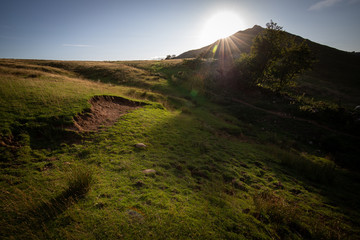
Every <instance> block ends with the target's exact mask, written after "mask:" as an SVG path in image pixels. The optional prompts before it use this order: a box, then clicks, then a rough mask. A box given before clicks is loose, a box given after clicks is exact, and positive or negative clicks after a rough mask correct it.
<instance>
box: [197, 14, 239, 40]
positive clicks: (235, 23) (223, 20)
mask: <svg viewBox="0 0 360 240" xmlns="http://www.w3.org/2000/svg"><path fill="white" fill-rule="evenodd" d="M242 25H243V24H242V21H241V18H240V17H239V16H238V15H237V14H236V13H234V12H232V11H221V12H218V13H216V14H214V15H213V16H211V17H210V18H209V19H208V20H207V21H206V23H205V26H204V28H203V30H202V32H201V35H200V43H201V44H202V45H208V44H210V43H213V42H215V41H216V40H218V39H222V38H226V37H228V36H230V35H232V34H234V33H236V32H237V31H239V30H241V29H242Z"/></svg>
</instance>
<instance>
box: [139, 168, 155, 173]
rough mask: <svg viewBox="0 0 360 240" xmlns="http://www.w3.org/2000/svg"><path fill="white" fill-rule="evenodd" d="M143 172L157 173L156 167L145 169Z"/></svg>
mask: <svg viewBox="0 0 360 240" xmlns="http://www.w3.org/2000/svg"><path fill="white" fill-rule="evenodd" d="M142 172H143V173H145V174H155V173H156V170H154V169H145V170H143V171H142Z"/></svg>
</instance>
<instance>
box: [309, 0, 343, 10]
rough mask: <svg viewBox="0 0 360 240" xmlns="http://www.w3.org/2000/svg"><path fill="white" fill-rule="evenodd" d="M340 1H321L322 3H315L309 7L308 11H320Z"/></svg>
mask: <svg viewBox="0 0 360 240" xmlns="http://www.w3.org/2000/svg"><path fill="white" fill-rule="evenodd" d="M341 1H342V0H323V1H320V2H317V3H315V4H314V5H312V6H310V7H309V10H310V11H314V10H320V9H323V8H328V7H331V6H333V5H335V4H336V3H338V2H341Z"/></svg>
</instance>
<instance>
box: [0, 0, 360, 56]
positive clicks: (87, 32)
mask: <svg viewBox="0 0 360 240" xmlns="http://www.w3.org/2000/svg"><path fill="white" fill-rule="evenodd" d="M219 13H222V14H219ZM214 16H218V17H215V18H214ZM219 16H220V19H219ZM234 16H235V17H234ZM230 17H232V18H230ZM214 19H215V20H214ZM271 19H272V20H273V21H274V22H277V23H278V24H279V25H280V26H283V27H284V30H285V31H287V32H290V33H293V34H296V35H299V36H302V37H304V38H307V39H310V40H312V41H315V42H318V43H321V44H325V45H328V46H330V47H334V48H337V49H340V50H344V51H357V52H360V0H256V1H255V0H236V1H234V0H222V1H220V0H131V1H121V0H0V58H20V59H55V60H146V59H154V58H158V57H164V56H166V55H168V54H171V55H173V54H175V55H179V54H181V53H183V52H185V51H188V50H191V49H196V48H200V47H203V46H205V45H206V44H210V43H211V42H212V41H215V40H216V39H211V37H214V36H215V37H216V34H217V33H219V32H221V31H222V30H223V29H225V28H227V27H230V26H231V29H230V31H233V32H232V33H235V32H237V31H240V30H245V29H247V28H251V27H253V26H254V25H260V26H263V27H265V24H266V23H267V22H269V21H270V20H271ZM214 21H215V23H214ZM229 21H231V22H229ZM209 26H210V27H209ZM209 31H210V32H209Z"/></svg>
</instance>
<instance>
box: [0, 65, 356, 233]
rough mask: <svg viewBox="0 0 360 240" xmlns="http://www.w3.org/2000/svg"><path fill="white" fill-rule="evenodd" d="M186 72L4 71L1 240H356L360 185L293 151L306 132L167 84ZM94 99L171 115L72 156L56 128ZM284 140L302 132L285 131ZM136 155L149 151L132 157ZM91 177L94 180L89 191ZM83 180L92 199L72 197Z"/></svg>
mask: <svg viewBox="0 0 360 240" xmlns="http://www.w3.org/2000/svg"><path fill="white" fill-rule="evenodd" d="M179 63H181V62H180V61H177V60H173V61H165V62H156V61H148V62H146V61H143V62H60V61H30V60H27V61H21V60H1V61H0V71H1V74H0V81H1V88H0V90H1V91H0V101H1V105H0V106H1V109H0V110H1V111H0V114H1V118H0V121H1V123H0V126H1V131H2V135H1V138H2V139H1V143H2V144H1V146H0V148H1V155H2V158H1V165H2V168H1V182H0V184H1V189H2V193H1V212H2V214H1V216H2V218H1V220H0V221H1V222H0V224H1V226H2V228H1V231H0V236H1V237H2V238H5V239H11V237H12V236H13V237H15V238H17V239H25V238H26V239H38V238H40V239H49V238H60V239H118V238H126V239H140V238H142V239H143V238H145V239H168V238H174V239H221V238H225V239H271V238H275V239H276V238H289V239H301V238H314V239H321V238H323V239H346V238H349V239H351V238H356V236H359V233H360V229H359V228H358V226H359V222H358V219H359V204H358V202H357V199H358V198H359V196H358V193H359V191H358V190H359V186H358V183H359V178H358V175H357V174H353V173H349V172H348V171H346V170H343V169H341V168H339V167H335V165H334V163H333V162H332V161H331V160H329V159H328V158H325V156H324V155H323V154H320V153H317V151H316V148H315V147H313V146H308V145H307V146H304V143H303V142H301V141H299V143H298V145H300V146H298V147H296V144H295V143H296V142H297V140H294V139H292V138H293V137H294V135H296V134H297V132H301V131H304V129H308V128H309V126H308V125H306V124H304V123H298V122H296V121H293V122H291V121H290V120H289V121H284V120H283V119H281V118H277V117H275V116H268V115H266V114H265V113H263V112H259V111H255V110H254V109H250V108H247V107H246V106H238V105H236V106H231V105H229V106H227V107H226V108H224V107H222V106H219V105H216V104H213V103H209V102H208V101H206V99H204V98H201V97H195V96H194V95H192V94H190V91H188V90H186V88H178V87H175V86H174V84H173V81H168V80H167V79H171V76H172V75H174V73H177V72H178V71H186V68H184V67H183V66H182V65H181V64H180V65H179ZM97 94H109V95H119V96H127V97H130V98H137V99H142V100H147V101H149V100H150V101H154V102H159V103H161V104H162V105H164V106H166V108H163V107H161V106H160V105H159V104H150V105H148V106H146V107H144V108H140V109H137V110H135V111H133V112H131V113H129V114H127V115H125V116H123V117H122V118H121V119H120V120H119V121H118V122H117V123H116V124H115V125H114V126H113V127H110V128H108V129H105V130H104V131H101V132H99V133H93V134H88V135H85V136H83V137H82V140H81V141H77V142H76V143H75V144H70V142H71V141H69V139H68V138H63V136H68V135H67V134H68V133H67V131H66V130H64V129H62V128H61V127H60V126H66V125H67V124H69V122H71V120H72V116H74V115H75V114H76V113H79V112H81V111H82V110H84V109H86V108H89V104H88V102H87V100H88V99H89V98H90V97H91V96H94V95H97ZM258 119H263V120H267V121H268V122H266V121H265V122H262V123H261V124H259V123H258V121H257V120H258ZM274 122H277V124H278V125H276V126H275V127H274V125H273V124H271V123H274ZM289 126H291V127H292V128H293V129H295V130H293V131H294V132H290V133H288V132H287V131H280V130H281V128H283V127H284V128H285V129H287V128H289V129H290V127H289ZM59 127H60V130H58V129H59ZM264 128H266V130H265V131H264ZM34 129H35V130H36V131H35V130H34ZM54 129H57V130H56V131H55V130H54ZM313 130H314V131H319V130H317V129H313ZM54 133H56V134H58V136H59V137H55V140H54ZM71 136H72V135H71ZM44 138H45V139H46V140H47V141H46V142H45V143H44V140H43V139H44ZM50 140H52V141H53V142H51V144H49V141H50ZM138 142H143V143H145V144H146V145H148V147H147V148H146V149H137V148H134V144H136V143H138ZM289 142H292V144H289ZM284 143H286V144H284ZM290 145H291V148H292V149H291V150H290V151H289V150H288V149H289V148H290V147H289V146H290ZM280 147H287V148H288V149H286V150H282V149H281V148H280ZM144 169H154V170H156V173H152V174H145V173H143V172H142V171H143V170H144ZM84 171H85V175H86V173H88V174H91V173H92V176H93V181H92V182H93V183H92V184H91V188H90V190H89V191H88V189H87V188H86V186H88V185H87V184H86V179H87V178H86V177H84V175H81V173H83V172H84ZM74 178H75V179H83V178H84V179H85V180H83V181H82V183H83V182H85V183H83V184H82V185H81V189H83V188H86V191H85V190H84V192H85V193H83V194H79V191H80V190H76V189H75V190H74V187H72V186H73V185H74V183H73V181H72V180H71V179H74ZM84 186H85V187H84ZM87 191H88V192H87Z"/></svg>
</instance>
